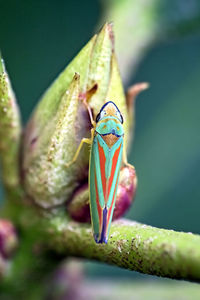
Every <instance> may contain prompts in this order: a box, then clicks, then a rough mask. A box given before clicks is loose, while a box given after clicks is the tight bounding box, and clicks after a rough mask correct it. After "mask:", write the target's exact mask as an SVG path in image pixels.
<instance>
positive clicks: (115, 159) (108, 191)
mask: <svg viewBox="0 0 200 300" xmlns="http://www.w3.org/2000/svg"><path fill="white" fill-rule="evenodd" d="M120 149H121V145H120V146H119V148H117V150H116V151H115V153H114V155H113V159H112V168H111V173H110V178H109V181H108V189H107V197H106V201H108V198H109V194H110V189H111V186H112V183H113V178H114V175H115V170H116V165H117V161H118V158H119V153H120Z"/></svg>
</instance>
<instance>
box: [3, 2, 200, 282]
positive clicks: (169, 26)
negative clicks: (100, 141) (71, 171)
mask: <svg viewBox="0 0 200 300" xmlns="http://www.w3.org/2000/svg"><path fill="white" fill-rule="evenodd" d="M108 2H109V4H110V6H109V5H108V3H107V5H105V2H104V3H103V2H100V1H92V0H91V1H89V0H88V1H86V0H85V1H79V2H77V1H72V0H71V1H59V2H56V1H31V0H29V1H0V47H1V51H2V55H3V57H4V59H5V62H6V66H7V70H8V72H9V75H10V77H11V80H12V84H13V88H14V90H15V92H16V95H17V99H18V102H19V105H20V109H21V111H22V116H23V122H24V123H25V122H26V121H27V120H28V118H29V116H30V114H31V111H32V109H33V108H34V106H35V104H36V103H37V101H38V99H39V97H40V96H41V95H42V93H43V92H44V90H45V89H46V88H47V87H48V86H49V84H50V83H51V82H52V81H53V80H54V79H55V77H56V76H57V75H58V74H59V72H60V71H61V70H62V69H63V68H64V67H65V66H66V65H67V64H68V63H69V62H70V60H71V59H72V58H73V57H74V56H75V55H76V54H77V52H78V51H79V50H80V48H81V47H82V46H83V45H84V44H85V43H86V42H87V41H88V40H89V38H90V37H91V35H92V34H93V33H94V32H95V31H96V30H97V29H98V28H99V26H100V25H101V24H102V23H103V21H104V20H105V19H107V18H111V20H114V28H115V27H116V40H117V42H116V43H117V45H118V44H119V43H120V44H122V45H123V46H124V47H123V49H122V50H121V49H120V48H119V49H118V48H117V51H118V56H119V58H120V54H121V56H123V55H125V54H124V53H126V48H127V52H128V50H129V48H131V47H133V49H134V47H135V45H137V39H136V38H135V33H136V32H137V33H138V34H140V29H141V27H140V24H139V25H138V24H137V21H138V20H135V19H134V22H135V23H134V24H132V23H131V22H132V19H130V20H129V19H128V24H129V25H130V27H128V28H126V23H127V18H131V16H132V15H134V11H133V12H132V11H131V9H130V8H131V7H132V6H131V5H132V4H131V3H130V1H128V0H126V1H124V3H123V1H108ZM161 2H162V5H161ZM189 2H190V4H189ZM132 3H133V4H134V5H136V7H140V8H141V9H140V12H139V13H138V14H140V16H141V15H142V14H144V15H145V16H146V18H147V19H148V18H149V19H148V20H151V24H153V25H152V27H151V29H148V30H149V31H148V32H147V34H148V35H151V38H150V39H149V40H148V39H146V36H145V34H144V35H143V32H141V40H142V39H144V40H142V41H143V43H141V45H142V46H141V48H139V51H135V52H134V51H133V53H129V54H128V57H127V58H128V59H129V60H130V61H131V60H133V61H134V63H133V64H132V68H130V67H129V70H128V73H129V76H128V77H127V76H126V74H125V71H126V68H125V67H124V68H123V66H122V75H123V78H124V82H125V87H126V88H127V87H128V86H129V85H131V84H133V83H135V82H140V81H147V82H149V83H150V89H149V90H148V91H145V92H143V93H142V94H141V95H140V96H139V97H138V99H137V102H136V119H137V122H136V132H135V139H134V143H133V145H132V147H131V152H130V154H129V160H130V162H131V163H132V164H134V165H135V167H136V170H137V174H138V179H139V185H138V192H137V196H136V200H135V203H134V205H133V206H132V209H131V210H130V212H129V213H128V217H129V218H131V219H134V220H136V221H138V222H144V223H146V224H150V225H153V226H157V227H162V228H168V229H174V230H183V231H187V232H188V231H189V232H194V233H199V234H200V226H199V225H200V221H199V211H200V188H199V186H200V171H199V170H200V151H199V150H200V25H199V24H200V4H199V2H198V1H194V0H192V1H178V0H175V1H153V0H152V1H149V2H148V5H147V4H145V1H139V0H137V1H136V0H135V1H132ZM145 5H146V7H145ZM120 6H121V7H120ZM125 6H126V9H127V11H129V15H128V16H127V18H126V9H124V8H123V7H125ZM133 9H134V7H133ZM120 10H121V12H122V15H121V17H122V20H118V18H117V16H118V14H117V13H118V12H120ZM119 15H120V14H119ZM123 18H124V22H123ZM118 21H119V22H118ZM139 21H140V20H139ZM120 22H121V23H120ZM118 24H122V25H120V27H119V26H118ZM123 24H124V25H123ZM123 26H124V27H123ZM146 29H147V28H144V31H145V30H146ZM132 30H133V31H132ZM134 30H135V31H134ZM138 30H139V31H138ZM127 41H128V44H126V43H125V42H127ZM140 49H142V51H140ZM129 52H130V51H129ZM141 53H142V55H141ZM122 58H123V57H122ZM137 58H138V59H137ZM120 60H121V64H122V63H123V59H121V58H120ZM135 61H136V62H135ZM0 196H1V199H2V198H3V195H2V189H1V193H0ZM85 268H86V271H87V274H88V276H94V275H95V276H96V277H104V278H105V277H109V278H111V276H112V277H119V276H120V279H122V276H123V278H126V277H131V276H136V274H135V273H134V272H130V271H126V270H119V269H117V268H114V267H110V266H105V265H103V264H97V263H91V262H87V263H85ZM137 276H139V278H140V279H142V278H143V277H145V278H146V277H147V276H144V275H140V274H137ZM149 278H150V277H149V276H148V279H149Z"/></svg>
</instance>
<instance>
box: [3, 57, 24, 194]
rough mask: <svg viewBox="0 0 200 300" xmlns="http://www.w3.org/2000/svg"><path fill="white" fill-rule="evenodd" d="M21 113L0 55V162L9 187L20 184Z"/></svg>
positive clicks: (4, 178)
mask: <svg viewBox="0 0 200 300" xmlns="http://www.w3.org/2000/svg"><path fill="white" fill-rule="evenodd" d="M20 138H21V122H20V113H19V110H18V106H17V103H16V99H15V95H14V93H13V90H12V87H11V84H10V81H9V77H8V74H7V72H6V69H5V66H4V62H3V60H2V58H1V55H0V163H1V169H2V180H3V183H4V184H5V186H6V187H7V188H11V189H13V187H16V186H17V185H18V184H19V147H20Z"/></svg>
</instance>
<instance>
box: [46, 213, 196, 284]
mask: <svg viewBox="0 0 200 300" xmlns="http://www.w3.org/2000/svg"><path fill="white" fill-rule="evenodd" d="M47 228H48V230H47V231H48V234H49V238H48V241H49V245H50V247H51V248H53V249H54V250H56V251H58V252H60V253H65V254H66V255H71V256H77V257H84V258H89V259H94V260H98V261H101V262H105V263H108V264H113V265H116V266H119V267H122V268H126V269H130V270H134V271H138V272H141V273H146V274H152V275H157V276H162V277H170V278H176V279H188V280H193V281H200V236H199V235H195V234H192V233H184V232H176V231H173V230H165V229H159V228H155V227H151V226H147V225H144V224H140V223H137V222H133V221H128V220H125V219H123V220H119V221H116V222H114V223H112V227H111V235H110V239H109V242H108V244H107V245H100V244H96V243H95V242H94V241H93V238H92V233H91V228H90V226H89V225H87V224H80V223H75V222H73V221H70V222H68V221H67V220H66V219H65V220H63V217H60V218H58V217H57V218H56V219H52V220H51V221H49V222H48V227H47Z"/></svg>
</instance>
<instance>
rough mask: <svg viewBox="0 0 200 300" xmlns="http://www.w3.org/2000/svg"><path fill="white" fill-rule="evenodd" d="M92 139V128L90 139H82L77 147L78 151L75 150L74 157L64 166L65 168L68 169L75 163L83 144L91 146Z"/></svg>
mask: <svg viewBox="0 0 200 300" xmlns="http://www.w3.org/2000/svg"><path fill="white" fill-rule="evenodd" d="M93 137H94V128H92V129H91V138H83V139H82V140H81V142H80V144H79V146H78V149H77V150H76V153H75V154H74V157H73V158H72V160H71V161H70V162H68V163H67V164H65V166H66V167H67V168H68V167H69V166H71V165H72V164H73V163H75V161H76V160H77V158H78V156H79V153H80V151H81V149H82V147H83V144H89V145H91V144H92V141H93Z"/></svg>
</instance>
